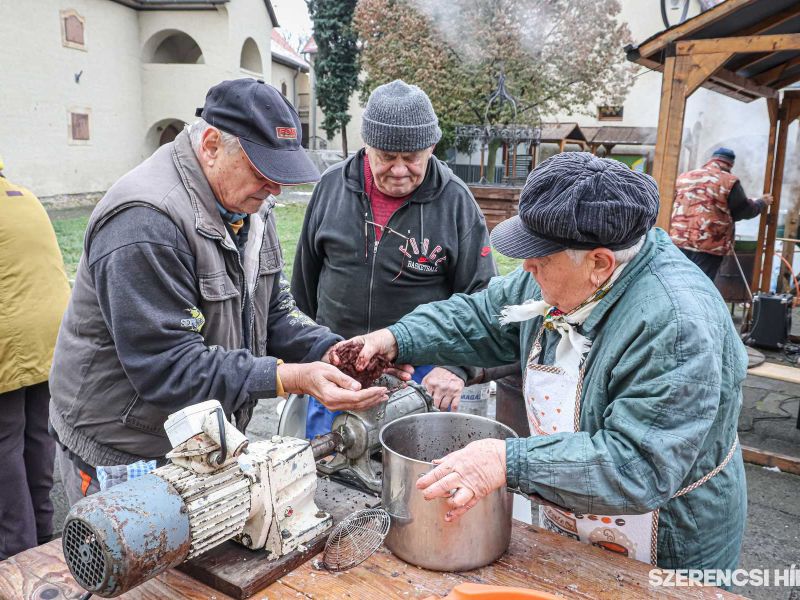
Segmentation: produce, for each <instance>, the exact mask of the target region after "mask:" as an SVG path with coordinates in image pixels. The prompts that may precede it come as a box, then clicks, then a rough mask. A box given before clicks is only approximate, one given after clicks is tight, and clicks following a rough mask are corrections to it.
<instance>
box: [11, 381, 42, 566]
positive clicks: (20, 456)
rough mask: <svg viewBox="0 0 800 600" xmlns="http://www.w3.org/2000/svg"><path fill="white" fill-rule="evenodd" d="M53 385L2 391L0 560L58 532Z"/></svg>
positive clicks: (40, 384)
mask: <svg viewBox="0 0 800 600" xmlns="http://www.w3.org/2000/svg"><path fill="white" fill-rule="evenodd" d="M49 403H50V388H49V387H48V385H47V382H46V381H45V382H43V383H38V384H36V385H31V386H27V387H23V388H19V389H16V390H12V391H10V392H5V393H3V394H0V475H1V476H2V485H0V559H2V560H5V559H6V558H8V557H9V556H13V555H14V554H17V553H18V552H22V551H23V550H27V549H28V548H33V547H34V546H37V545H38V544H43V543H45V542H47V541H49V539H50V537H51V536H52V535H53V503H52V502H51V501H50V490H51V489H52V487H53V446H54V442H53V438H51V437H50V435H49V434H48V432H47V418H48V414H49Z"/></svg>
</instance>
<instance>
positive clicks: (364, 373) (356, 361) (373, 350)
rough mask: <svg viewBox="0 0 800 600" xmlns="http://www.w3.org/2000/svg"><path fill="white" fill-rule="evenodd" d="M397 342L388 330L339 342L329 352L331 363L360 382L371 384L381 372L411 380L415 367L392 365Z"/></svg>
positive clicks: (403, 379) (402, 379) (395, 354)
mask: <svg viewBox="0 0 800 600" xmlns="http://www.w3.org/2000/svg"><path fill="white" fill-rule="evenodd" d="M396 357H397V343H396V342H395V339H394V336H393V335H392V333H391V332H390V331H389V330H388V329H380V330H378V331H375V332H373V333H368V334H366V335H359V336H357V337H354V338H352V339H350V340H348V341H346V342H340V343H339V344H336V346H334V347H333V349H332V350H331V353H330V359H331V364H333V365H336V366H337V367H339V368H340V369H341V370H342V371H343V372H344V373H347V374H348V375H351V376H352V377H354V378H355V379H357V380H359V381H362V383H363V378H369V377H371V379H369V381H370V382H372V381H373V380H374V379H376V378H377V377H380V375H381V374H383V373H388V374H389V375H393V376H394V377H397V378H398V379H400V380H401V381H408V380H410V379H411V374H412V373H413V372H414V368H413V367H411V366H410V365H395V364H394V363H393V362H392V361H393V360H394V359H395V358H396Z"/></svg>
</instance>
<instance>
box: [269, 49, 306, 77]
mask: <svg viewBox="0 0 800 600" xmlns="http://www.w3.org/2000/svg"><path fill="white" fill-rule="evenodd" d="M272 61H273V62H276V63H278V64H279V65H284V66H286V67H291V68H292V69H297V70H298V71H302V72H303V73H308V65H306V64H303V63H300V62H298V61H296V60H292V59H291V58H289V57H287V56H283V55H282V54H278V53H277V52H273V53H272Z"/></svg>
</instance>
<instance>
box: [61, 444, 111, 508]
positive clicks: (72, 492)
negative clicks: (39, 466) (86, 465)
mask: <svg viewBox="0 0 800 600" xmlns="http://www.w3.org/2000/svg"><path fill="white" fill-rule="evenodd" d="M56 462H57V463H58V470H59V472H60V473H61V482H62V483H63V484H64V494H65V495H66V496H67V502H68V503H69V505H70V506H72V505H74V504H75V503H76V502H77V501H78V500H80V499H81V498H85V497H86V496H90V495H91V494H96V493H97V492H99V491H100V483H99V482H98V481H97V478H96V476H91V475H89V474H88V473H85V472H84V471H81V470H80V469H79V468H78V467H77V465H75V463H74V462H72V460H70V458H69V455H68V454H67V453H66V452H65V451H64V449H63V448H62V447H61V446H60V445H56Z"/></svg>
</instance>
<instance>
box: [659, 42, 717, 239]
mask: <svg viewBox="0 0 800 600" xmlns="http://www.w3.org/2000/svg"><path fill="white" fill-rule="evenodd" d="M682 48H683V47H682V46H680V45H679V49H681V50H680V51H679V52H678V54H677V55H675V56H668V57H667V58H666V60H665V61H664V77H663V82H662V84H661V107H660V108H659V114H658V137H657V139H656V155H655V165H654V168H653V177H655V179H656V181H657V182H658V189H659V192H660V196H661V205H660V207H659V210H658V220H657V221H656V225H657V226H658V227H661V228H662V229H664V230H666V231H669V222H670V220H671V219H672V204H673V202H674V200H675V180H676V179H677V177H678V162H679V160H680V155H681V140H682V138H683V119H684V114H685V112H686V99H687V98H688V97H689V96H691V95H692V94H693V93H694V92H695V91H696V90H697V89H698V88H699V87H700V86H701V85H703V83H704V82H705V81H706V80H707V79H708V78H709V77H711V76H712V75H713V74H714V73H716V72H717V71H718V70H719V69H721V68H722V65H724V64H725V62H726V61H727V60H728V59H729V58H730V57H731V53H730V52H726V51H718V52H713V53H706V54H698V55H697V56H693V55H692V54H690V52H691V51H692V50H691V48H692V47H691V46H687V48H688V49H687V50H685V51H684V50H682Z"/></svg>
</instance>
